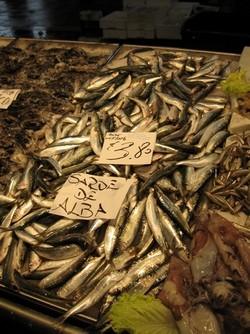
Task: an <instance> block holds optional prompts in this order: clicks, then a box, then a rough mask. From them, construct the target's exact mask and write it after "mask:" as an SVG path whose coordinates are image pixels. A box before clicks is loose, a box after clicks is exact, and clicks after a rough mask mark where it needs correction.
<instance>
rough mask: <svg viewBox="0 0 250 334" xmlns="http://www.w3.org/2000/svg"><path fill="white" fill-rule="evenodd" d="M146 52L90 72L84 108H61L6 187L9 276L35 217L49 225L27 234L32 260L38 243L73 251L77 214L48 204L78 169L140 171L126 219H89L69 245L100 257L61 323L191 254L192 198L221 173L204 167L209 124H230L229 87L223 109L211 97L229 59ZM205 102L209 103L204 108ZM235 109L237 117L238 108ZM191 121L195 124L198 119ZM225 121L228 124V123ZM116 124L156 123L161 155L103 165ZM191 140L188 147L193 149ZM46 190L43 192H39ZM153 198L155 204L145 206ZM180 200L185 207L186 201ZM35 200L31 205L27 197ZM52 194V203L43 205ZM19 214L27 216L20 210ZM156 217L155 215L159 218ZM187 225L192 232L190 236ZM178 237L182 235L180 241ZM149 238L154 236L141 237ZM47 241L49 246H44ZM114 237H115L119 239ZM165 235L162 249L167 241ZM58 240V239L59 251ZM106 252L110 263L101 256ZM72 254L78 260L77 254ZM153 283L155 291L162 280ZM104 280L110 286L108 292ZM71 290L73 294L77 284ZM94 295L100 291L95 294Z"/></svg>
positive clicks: (77, 97) (81, 93)
mask: <svg viewBox="0 0 250 334" xmlns="http://www.w3.org/2000/svg"><path fill="white" fill-rule="evenodd" d="M135 51H136V50H135ZM139 53H140V52H139V51H138V54H137V53H136V54H133V53H130V54H129V55H127V56H124V59H123V60H124V62H125V65H117V66H116V65H114V64H115V58H114V59H113V63H111V64H112V66H113V68H106V67H105V68H103V69H102V71H101V73H99V74H98V75H96V77H94V78H92V79H89V80H86V81H85V82H84V83H83V84H82V85H80V86H79V87H78V89H76V90H75V91H74V93H73V95H72V99H74V103H75V110H73V111H72V112H69V114H68V115H67V116H65V115H63V116H61V117H59V116H58V115H55V116H54V117H53V118H52V120H51V123H50V124H52V125H51V126H47V128H45V130H44V134H43V142H44V145H43V147H42V148H41V149H40V150H39V151H38V152H37V153H36V154H37V156H34V157H32V158H31V157H27V162H26V168H24V169H20V171H19V172H20V175H19V178H17V175H13V179H11V180H10V185H9V186H6V189H5V191H4V193H3V194H0V209H1V212H0V214H1V217H2V218H3V219H2V225H1V230H0V238H1V240H0V242H1V244H0V247H1V248H0V254H1V256H0V269H1V271H3V270H5V271H7V272H5V273H3V272H1V277H3V276H4V277H6V275H8V273H9V272H10V273H11V272H13V271H14V270H15V269H16V268H12V267H11V263H9V265H8V267H6V266H4V267H3V266H2V264H3V261H4V259H7V258H8V254H9V252H8V251H9V249H10V248H11V247H10V245H11V238H12V236H13V231H15V229H18V230H22V229H24V227H25V226H28V225H29V224H32V223H36V224H37V226H38V225H39V224H40V225H41V229H39V228H37V234H35V235H32V236H30V238H29V236H28V233H31V232H27V231H26V235H25V237H26V238H27V239H26V240H32V241H30V242H31V243H35V240H38V242H37V245H36V244H35V245H33V246H32V247H31V246H30V245H28V243H27V246H28V247H27V248H26V252H27V254H26V259H29V258H30V256H29V253H31V252H34V251H35V252H37V255H38V256H39V261H41V263H43V262H44V261H45V258H46V256H47V257H48V258H50V259H51V260H53V261H54V260H56V259H58V261H59V259H60V260H61V259H62V256H65V259H66V258H67V255H66V253H67V251H65V249H67V248H65V247H67V245H66V246H65V245H64V242H66V239H65V238H64V237H63V234H64V233H63V232H64V229H65V231H66V227H67V226H68V225H70V224H71V221H70V220H68V221H67V219H66V218H65V219H63V220H62V222H63V223H62V224H61V225H60V219H61V218H60V217H57V216H53V215H51V214H49V213H48V209H49V205H50V203H52V201H53V199H54V198H55V196H56V194H57V193H58V191H59V190H60V188H61V186H62V185H63V184H64V182H65V181H66V180H67V177H68V175H69V174H70V173H74V172H84V173H90V174H96V175H104V174H105V175H112V176H117V175H119V176H123V177H126V178H130V177H133V178H134V179H135V180H136V191H135V193H134V194H133V197H131V199H130V202H131V204H129V202H128V205H127V208H126V210H125V212H124V215H125V214H126V215H127V216H126V217H127V218H126V219H125V217H123V218H122V223H121V222H120V221H118V222H116V221H112V222H110V221H102V222H101V223H100V222H99V223H97V222H90V223H89V224H83V225H84V226H82V227H79V226H78V227H77V226H76V228H77V229H78V230H77V231H78V232H79V231H80V233H82V234H83V235H84V236H85V237H86V238H85V240H86V241H87V242H86V243H85V244H84V245H83V244H81V243H80V240H79V241H78V242H77V243H75V244H73V245H68V247H69V248H68V249H69V250H71V249H72V250H71V251H72V254H70V253H69V252H68V257H72V258H74V257H75V258H76V256H79V254H80V253H81V249H82V251H86V247H91V249H92V251H91V252H90V254H89V258H88V259H86V267H87V266H88V265H89V264H90V263H91V259H92V258H93V255H94V258H95V259H96V265H95V266H93V272H92V273H91V279H90V280H88V281H87V284H86V286H81V285H80V283H79V285H80V286H77V288H78V293H81V296H80V297H79V301H78V302H77V304H75V305H73V304H72V306H71V307H70V308H69V311H67V313H66V314H65V315H64V316H63V317H62V319H61V321H62V322H63V321H65V320H66V318H67V317H69V316H71V315H73V314H76V313H78V312H84V311H85V308H89V307H92V306H95V303H97V301H100V300H101V299H102V298H108V296H109V295H108V294H112V293H118V295H119V293H122V292H123V291H126V289H127V288H128V287H129V286H130V287H131V286H133V284H135V283H136V282H137V280H138V278H143V277H147V275H149V274H150V273H152V271H154V270H155V269H156V268H159V267H160V266H161V265H162V264H163V263H164V262H165V261H167V260H168V259H169V257H170V254H171V253H174V252H176V251H179V252H180V251H183V252H184V253H185V254H184V253H183V254H182V258H187V256H186V254H187V252H188V250H187V249H188V247H186V246H187V245H186V244H185V243H186V242H189V241H190V239H189V238H190V237H191V232H190V231H191V230H190V227H189V225H191V220H192V216H193V215H194V214H195V213H196V211H195V210H196V206H194V207H193V208H192V210H193V211H191V212H190V207H187V206H186V203H188V200H189V199H190V198H191V196H192V195H193V193H194V192H200V193H201V194H202V186H203V185H204V182H205V181H207V179H208V177H212V176H213V173H212V171H213V170H214V169H215V165H216V161H214V160H213V166H212V167H211V168H209V169H207V168H205V167H204V164H206V163H207V161H209V160H206V159H207V158H208V157H206V144H207V143H209V140H210V139H211V138H210V137H209V134H208V133H209V129H210V128H211V129H212V132H213V135H215V134H216V132H217V131H219V130H221V128H222V126H218V130H217V128H216V127H212V125H211V124H212V122H214V121H215V122H218V119H219V117H222V116H223V113H224V107H225V106H226V104H227V103H228V102H227V101H226V100H225V99H223V97H224V96H225V95H224V93H222V94H221V96H222V98H221V99H220V101H219V102H220V112H219V113H218V112H217V110H218V108H214V104H213V103H211V101H213V100H209V99H207V101H208V102H210V103H208V102H207V104H206V100H205V98H206V97H209V95H210V94H211V93H212V92H213V90H214V89H215V88H216V90H217V96H218V94H219V84H220V80H222V79H223V77H224V73H225V70H226V69H227V67H228V66H229V65H230V63H229V62H228V61H227V60H225V61H224V60H220V59H218V58H217V57H214V58H213V57H211V56H209V55H208V56H203V57H201V56H199V55H197V56H196V55H192V57H191V56H189V55H188V53H186V52H177V51H176V52H175V51H171V52H167V51H162V52H161V51H159V50H158V51H157V52H155V51H154V50H153V49H150V50H142V51H141V54H142V56H139ZM191 60H192V61H191ZM171 88H172V89H171ZM177 94H178V95H177ZM180 96H183V97H185V99H182V98H181V97H180ZM199 102H202V103H204V112H203V111H202V110H201V109H202V108H201V106H200V105H199ZM196 104H197V108H196ZM194 110H195V112H194ZM213 110H214V113H216V115H215V116H214V117H213V115H212V114H210V113H212V112H213ZM206 114H209V117H207V116H205V115H206ZM226 116H227V117H230V115H226ZM203 117H204V121H203V122H202V123H203V124H202V129H203V131H204V132H203V133H205V134H204V135H203V137H202V133H201V135H200V137H199V139H198V145H197V142H196V143H193V142H192V138H194V137H195V136H196V135H197V133H198V131H199V130H200V127H199V120H200V119H202V118H203ZM221 119H223V118H221ZM195 122H196V123H195ZM219 122H220V120H219ZM190 124H196V126H192V128H191V127H190ZM224 125H225V126H226V123H224ZM224 125H223V126H224ZM206 129H208V130H207V131H206ZM110 131H111V132H123V131H124V132H140V131H156V132H157V144H158V145H157V146H156V151H155V152H154V155H153V159H154V163H152V164H151V165H147V166H137V167H135V166H130V167H129V168H128V166H125V167H124V166H112V165H110V166H105V165H102V166H100V165H98V164H97V163H96V161H97V157H98V155H99V154H100V151H101V148H102V145H103V138H104V137H105V134H106V132H110ZM197 136H198V135H197ZM211 136H212V135H211ZM204 138H205V139H204ZM199 140H200V141H199ZM171 142H172V143H173V142H176V143H179V144H180V145H179V146H176V145H173V144H172V146H171ZM181 144H187V145H181ZM209 145H210V146H209V148H207V152H209V154H213V153H214V154H215V153H216V152H214V151H213V147H214V148H216V149H218V146H220V147H222V145H223V141H222V140H221V138H220V142H219V143H218V145H217V144H216V143H215V144H213V145H211V144H209ZM200 146H202V148H201V147H200ZM160 148H161V149H160ZM187 148H188V151H186V150H187ZM203 148H204V150H203V151H202V149H203ZM197 152H198V153H197ZM198 158H199V159H200V160H202V158H203V159H204V163H203V164H201V166H200V165H198V164H196V165H193V167H194V168H195V172H194V174H193V175H199V177H200V180H201V181H200V182H193V181H192V180H190V181H189V179H186V180H185V182H184V176H185V174H186V169H187V168H188V166H192V163H194V161H197V159H198ZM177 165H178V166H177ZM176 168H178V171H179V172H180V175H182V177H183V180H181V179H180V183H178V187H177V186H176V184H175V181H174V178H173V172H174V171H175V170H176ZM203 168H204V174H203ZM166 177H167V179H168V184H167V183H166V181H167V179H166V180H165V182H164V178H166ZM14 178H15V181H14ZM202 180H204V182H203V181H202ZM188 182H192V183H191V184H190V183H188ZM155 187H156V188H155ZM180 187H182V188H180ZM161 188H162V190H161ZM149 189H151V191H152V189H158V194H161V192H163V193H164V192H165V193H166V196H167V197H166V198H168V202H167V203H165V205H164V203H163V202H162V203H161V202H160V201H158V200H155V201H154V202H151V196H152V195H150V197H148V196H149ZM37 193H38V195H35V194H37ZM32 196H33V197H32ZM35 196H36V197H35ZM147 198H148V204H149V203H150V206H149V207H147V209H145V206H146V205H147V203H146V199H147ZM183 198H184V200H183ZM34 199H36V201H34ZM46 200H47V201H46ZM149 200H150V201H149ZM180 200H181V202H182V207H181V208H180V207H178V205H177V203H178V201H180ZM26 202H27V203H29V205H25V203H26ZM43 203H44V204H43ZM45 203H46V205H47V207H46V208H44V207H43V205H45ZM139 203H142V204H141V206H140V209H138V207H139ZM162 204H163V205H162ZM158 206H159V212H162V210H163V211H164V212H165V214H166V215H167V216H168V215H169V216H171V219H170V220H169V222H170V221H171V225H169V226H167V225H164V224H168V219H165V220H164V224H163V223H161V222H160V219H159V222H158V225H157V226H156V225H154V224H155V222H154V219H153V218H154V217H157V210H158V209H157V207H158ZM153 207H154V209H155V211H154V212H152V211H150V210H153ZM13 208H14V209H13ZM21 209H22V210H24V209H25V210H26V211H22V212H21V214H20V218H16V219H14V220H13V215H15V211H16V212H20V210H21ZM146 210H148V211H146ZM185 210H189V215H188V217H189V218H185V217H186V216H185V214H184V213H185ZM161 215H162V214H161ZM146 216H147V217H146ZM16 217H18V216H17V214H16ZM157 219H158V218H157ZM161 219H163V218H162V217H161ZM147 220H150V224H149V222H148V221H147ZM116 224H117V225H116ZM130 224H131V226H130ZM145 224H149V226H147V229H145ZM169 224H170V223H169ZM58 226H60V227H59V228H60V229H61V243H62V245H64V246H62V247H63V249H64V251H65V254H64V253H63V252H62V248H60V247H58V246H57V247H56V246H55V245H53V244H50V243H49V239H48V236H49V235H51V233H55V231H56V230H57V229H58ZM117 226H119V228H117ZM164 226H165V228H166V230H164ZM111 227H113V228H111ZM107 228H110V231H107V234H106V245H105V238H104V236H105V232H106V229H107ZM39 230H40V231H42V232H39ZM143 231H147V237H145V236H143V238H142V239H141V237H142V234H143V233H144V232H143ZM170 231H171V233H173V235H172V236H169V235H167V233H170ZM74 232H75V231H74V229H73V228H72V230H67V234H70V233H72V234H73V233H74ZM65 233H66V232H65ZM159 233H160V235H159ZM185 234H188V238H186V235H185ZM22 235H23V234H22V233H16V237H18V236H20V237H21V236H22ZM23 237H24V235H23ZM174 238H175V242H173V239H174ZM143 240H145V244H142V242H141V241H143ZM169 240H171V243H170V244H168V242H169ZM41 241H42V245H40V243H41ZM111 242H115V243H114V244H111ZM24 243H25V241H24ZM158 243H159V244H160V247H161V249H159V248H158V247H159V245H158ZM121 245H122V246H121ZM176 245H177V246H176ZM180 245H181V246H180ZM130 247H131V249H132V251H130V253H128V254H129V255H128V259H129V261H126V260H122V261H121V260H119V262H117V261H118V258H119V256H121V254H122V251H124V250H125V253H124V254H126V251H129V249H130ZM175 247H176V248H175ZM51 248H53V251H52V252H51ZM57 250H58V252H57ZM105 252H106V253H105ZM12 256H13V254H12ZM98 257H99V258H98ZM99 261H100V263H101V264H102V265H99ZM113 261H114V262H113ZM14 263H15V262H14ZM14 263H13V265H14ZM72 263H75V261H74V260H72ZM97 264H98V265H97ZM118 264H119V265H118ZM19 266H20V264H19ZM65 266H66V265H65ZM117 267H119V270H118V269H117ZM38 268H39V264H38ZM55 268H56V266H55ZM69 268H70V264H69ZM18 270H19V273H20V274H21V277H22V279H23V280H28V279H29V277H32V275H34V274H35V272H36V269H34V270H33V269H32V272H31V271H30V270H29V265H28V263H27V260H26V262H24V263H23V267H21V268H20V267H19V268H18ZM55 270H56V269H55ZM78 270H79V271H78ZM80 270H81V271H82V272H83V273H85V271H84V263H83V265H82V266H81V267H80V268H79V269H77V270H76V271H73V270H72V273H71V275H69V276H70V277H68V278H67V279H68V280H69V282H70V279H72V280H73V278H74V275H77V273H78V272H79V275H80ZM166 270H167V269H166ZM86 271H87V270H86ZM24 273H25V275H24ZM34 277H35V276H34ZM163 277H165V275H163ZM10 280H11V277H10ZM97 280H99V282H100V284H97V287H96V288H95V287H93V286H92V282H95V281H97ZM0 281H1V278H0ZM41 281H42V280H41V279H40V282H41ZM44 281H46V277H45V278H44ZM44 281H42V282H44ZM149 281H150V282H151V280H149ZM82 282H83V283H82V284H84V282H85V278H82ZM13 283H14V282H13ZM16 284H17V285H18V286H17V288H18V289H20V290H24V289H27V287H26V285H25V284H23V283H22V280H21V279H19V280H18V282H16ZM37 284H38V285H39V279H37ZM66 284H67V282H63V283H62V285H61V286H59V287H57V289H58V294H59V295H63V294H62V293H61V291H62V289H63V287H64V286H67V285H66ZM41 285H43V283H41ZM150 287H151V288H152V289H151V290H152V291H153V288H154V283H153V281H152V286H150ZM83 288H84V289H83ZM98 288H99V289H100V290H99V291H98ZM101 289H104V290H103V291H101ZM83 290H84V292H83ZM25 291H26V290H25ZM26 292H27V291H26ZM71 293H72V294H73V295H74V292H73V290H72V291H71ZM56 295H57V291H56V289H55V296H56ZM65 295H66V294H65ZM67 296H68V295H67ZM57 297H58V296H57ZM91 297H93V298H94V299H93V301H92V302H91V300H90V298H91ZM62 298H63V297H62ZM41 299H42V297H41ZM111 300H113V299H112V298H111ZM68 302H69V301H68V300H67V303H68Z"/></svg>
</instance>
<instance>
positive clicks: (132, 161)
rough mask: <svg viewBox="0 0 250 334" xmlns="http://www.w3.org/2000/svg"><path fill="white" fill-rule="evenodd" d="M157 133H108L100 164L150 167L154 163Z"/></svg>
mask: <svg viewBox="0 0 250 334" xmlns="http://www.w3.org/2000/svg"><path fill="white" fill-rule="evenodd" d="M155 142H156V132H137V133H132V132H108V133H107V134H106V137H105V140H104V144H103V148H102V152H101V155H100V158H99V161H98V162H99V163H104V164H116V165H148V164H150V163H151V161H152V156H153V151H154V147H155Z"/></svg>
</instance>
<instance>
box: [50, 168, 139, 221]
mask: <svg viewBox="0 0 250 334" xmlns="http://www.w3.org/2000/svg"><path fill="white" fill-rule="evenodd" d="M132 183H133V179H125V178H122V177H111V176H96V175H91V174H84V173H74V174H71V175H70V176H69V178H68V179H67V181H66V182H65V183H64V185H63V187H62V188H61V189H60V190H59V192H58V194H57V196H56V198H55V200H54V202H53V204H52V206H51V208H50V213H52V214H55V215H60V216H64V217H68V218H71V219H87V220H88V219H96V218H104V219H114V218H116V216H117V214H118V212H119V210H120V207H121V205H122V203H123V201H124V198H125V196H126V194H127V192H128V190H129V188H130V187H131V185H132Z"/></svg>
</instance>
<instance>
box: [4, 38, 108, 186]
mask: <svg viewBox="0 0 250 334" xmlns="http://www.w3.org/2000/svg"><path fill="white" fill-rule="evenodd" d="M0 58H1V63H0V82H1V89H21V92H20V94H19V96H18V99H16V101H14V102H13V103H12V104H11V106H10V107H9V108H8V109H7V110H5V109H1V110H0V191H3V188H4V187H5V186H6V183H7V180H8V179H9V178H10V175H11V173H12V172H13V170H15V169H18V168H21V167H24V165H25V162H26V155H27V154H28V153H29V152H34V151H37V150H38V149H39V147H41V144H42V143H40V139H41V138H43V128H44V126H46V124H47V123H48V122H49V121H50V118H51V117H52V116H53V115H55V114H56V115H59V116H62V115H63V114H65V113H67V112H70V111H73V110H74V104H73V103H72V95H73V93H74V90H75V89H76V87H77V85H79V82H83V81H84V80H86V79H87V78H88V77H90V76H91V75H92V76H93V75H94V72H95V71H96V69H97V68H98V67H99V66H101V65H103V64H104V63H105V61H106V56H105V55H100V56H99V57H94V56H91V55H89V54H87V53H86V52H85V51H84V49H83V48H80V47H79V48H78V47H65V48H63V47H61V48H60V47H59V46H57V47H55V48H45V47H44V43H38V42H33V43H31V44H29V46H28V47H27V48H23V49H22V48H18V47H15V44H13V45H11V46H7V47H2V48H0Z"/></svg>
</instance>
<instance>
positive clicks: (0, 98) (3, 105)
mask: <svg viewBox="0 0 250 334" xmlns="http://www.w3.org/2000/svg"><path fill="white" fill-rule="evenodd" d="M20 92H21V90H20V89H0V109H8V107H9V106H10V105H11V103H12V102H13V101H14V100H16V98H17V96H18V94H19V93H20Z"/></svg>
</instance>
